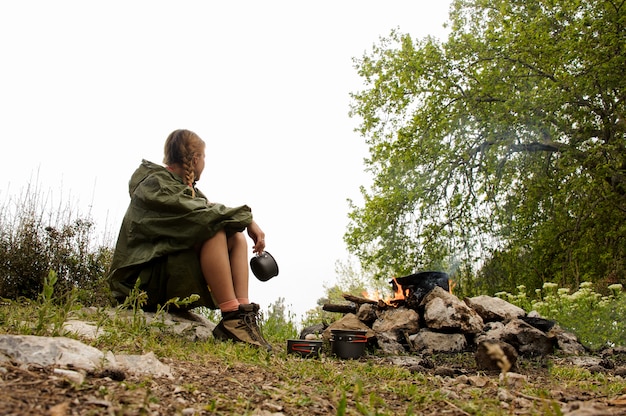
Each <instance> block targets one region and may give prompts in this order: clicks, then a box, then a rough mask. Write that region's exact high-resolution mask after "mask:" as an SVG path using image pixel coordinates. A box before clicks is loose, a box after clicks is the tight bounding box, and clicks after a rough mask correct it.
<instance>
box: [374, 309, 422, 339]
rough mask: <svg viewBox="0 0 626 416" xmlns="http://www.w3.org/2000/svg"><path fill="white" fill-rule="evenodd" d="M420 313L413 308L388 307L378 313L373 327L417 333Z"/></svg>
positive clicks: (389, 330) (381, 329)
mask: <svg viewBox="0 0 626 416" xmlns="http://www.w3.org/2000/svg"><path fill="white" fill-rule="evenodd" d="M419 318H420V317H419V315H418V314H417V312H416V311H414V310H413V309H406V308H394V309H386V310H384V311H382V312H380V313H379V314H378V319H376V321H374V324H373V325H372V329H373V330H374V331H375V332H377V333H379V332H395V333H398V334H403V333H404V332H407V333H409V334H415V333H416V332H417V331H418V330H419V328H420V326H419Z"/></svg>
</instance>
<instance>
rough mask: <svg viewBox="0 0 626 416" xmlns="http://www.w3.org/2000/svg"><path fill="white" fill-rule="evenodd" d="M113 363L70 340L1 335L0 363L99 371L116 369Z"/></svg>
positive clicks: (91, 348) (109, 358)
mask: <svg viewBox="0 0 626 416" xmlns="http://www.w3.org/2000/svg"><path fill="white" fill-rule="evenodd" d="M114 360H115V359H114V358H112V356H109V355H105V354H104V353H102V352H101V351H100V350H98V349H97V348H94V347H90V346H88V345H85V344H83V343H82V342H80V341H77V340H75V339H71V338H65V337H39V336H34V335H0V362H2V361H13V362H16V363H22V364H35V365H40V366H43V367H46V366H51V365H56V366H60V367H64V368H75V369H83V370H96V369H100V368H102V367H103V364H104V365H107V364H108V365H115V364H116V363H115V361H114ZM111 361H113V362H111Z"/></svg>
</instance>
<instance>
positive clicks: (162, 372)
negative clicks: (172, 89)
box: [115, 352, 172, 377]
mask: <svg viewBox="0 0 626 416" xmlns="http://www.w3.org/2000/svg"><path fill="white" fill-rule="evenodd" d="M115 358H116V359H117V362H118V365H119V366H121V367H123V368H125V369H126V370H127V371H128V372H130V373H135V374H143V375H145V374H150V375H154V376H165V377H171V376H172V370H171V369H170V366H169V365H166V364H163V363H162V362H161V361H159V359H158V358H157V357H156V355H154V353H153V352H149V353H147V354H144V355H116V356H115Z"/></svg>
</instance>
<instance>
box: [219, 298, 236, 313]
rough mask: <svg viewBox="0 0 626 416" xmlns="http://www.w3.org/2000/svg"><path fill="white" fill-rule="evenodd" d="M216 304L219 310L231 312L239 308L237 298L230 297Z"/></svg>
mask: <svg viewBox="0 0 626 416" xmlns="http://www.w3.org/2000/svg"><path fill="white" fill-rule="evenodd" d="M217 306H219V308H220V311H222V312H232V311H236V310H237V309H239V301H238V300H237V299H231V300H227V301H226V302H222V303H220V304H219V305H217Z"/></svg>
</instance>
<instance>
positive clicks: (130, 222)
mask: <svg viewBox="0 0 626 416" xmlns="http://www.w3.org/2000/svg"><path fill="white" fill-rule="evenodd" d="M205 147H206V145H205V143H204V141H203V140H202V139H200V137H198V135H197V134H195V133H193V132H192V131H189V130H175V131H174V132H172V133H171V134H170V135H169V136H168V138H167V140H166V141H165V148H164V159H163V162H164V163H165V165H166V166H165V167H163V166H161V165H157V164H155V163H152V162H149V161H147V160H143V161H142V163H141V165H140V166H139V168H138V169H137V170H136V171H135V172H134V173H133V175H132V177H131V179H130V182H129V192H130V198H131V200H130V205H129V207H128V210H127V211H126V214H125V216H124V219H123V221H122V226H121V229H120V233H119V237H118V240H117V244H116V247H115V252H114V255H113V260H112V264H111V273H110V274H109V284H110V287H111V290H112V292H113V296H114V297H115V298H116V299H117V300H118V301H119V302H123V301H124V299H125V298H126V297H127V296H128V295H129V294H130V292H131V290H132V289H133V288H134V286H135V283H136V282H137V280H139V289H140V290H142V291H145V292H146V293H147V295H148V299H147V303H146V305H145V307H144V309H147V310H154V309H156V307H157V306H158V305H164V304H165V302H167V301H168V300H170V299H172V298H175V297H179V298H181V299H182V298H185V297H188V296H190V295H192V294H197V295H199V296H200V298H199V299H198V300H197V301H196V302H194V303H192V304H191V305H189V307H190V308H194V307H198V306H205V307H208V308H212V309H215V308H219V309H220V311H221V313H222V320H221V321H220V322H219V324H218V325H217V326H216V328H215V329H214V331H213V335H214V336H215V337H216V338H217V339H221V340H228V339H230V340H233V341H236V342H245V343H248V344H252V345H255V346H258V347H262V348H266V349H268V350H269V349H271V347H270V345H269V344H268V343H267V341H265V339H264V338H263V335H262V334H261V331H260V330H259V327H258V324H257V313H258V311H259V305H257V304H254V303H251V302H250V300H249V299H248V255H247V250H248V243H247V240H246V237H245V236H244V234H243V231H244V230H246V231H247V233H248V236H250V238H251V239H252V241H253V242H254V245H253V247H252V251H253V252H254V253H259V254H260V253H263V250H264V249H265V233H264V232H263V231H262V230H261V228H260V227H259V226H258V225H257V223H256V222H255V221H254V220H253V218H252V213H251V210H250V208H249V207H247V206H245V205H242V206H239V207H235V208H229V207H226V206H224V205H222V204H217V203H212V202H209V201H208V199H207V198H206V196H205V195H204V194H203V193H202V192H200V191H199V190H198V189H197V188H196V187H195V183H196V182H197V181H198V180H200V177H201V175H202V171H203V170H204V164H205V160H204V159H205Z"/></svg>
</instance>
